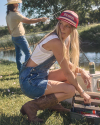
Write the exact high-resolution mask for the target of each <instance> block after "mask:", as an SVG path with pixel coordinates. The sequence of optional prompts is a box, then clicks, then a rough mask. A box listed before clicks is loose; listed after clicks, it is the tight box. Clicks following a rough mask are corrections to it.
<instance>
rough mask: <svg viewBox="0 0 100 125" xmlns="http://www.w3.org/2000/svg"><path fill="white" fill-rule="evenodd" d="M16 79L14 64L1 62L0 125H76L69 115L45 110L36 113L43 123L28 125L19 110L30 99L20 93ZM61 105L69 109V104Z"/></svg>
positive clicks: (16, 72) (17, 74) (16, 71)
mask: <svg viewBox="0 0 100 125" xmlns="http://www.w3.org/2000/svg"><path fill="white" fill-rule="evenodd" d="M18 78H19V73H18V70H17V66H16V63H14V62H9V61H4V60H1V61H0V125H69V124H70V125H75V124H76V125H78V123H79V122H76V123H72V122H71V119H70V114H69V113H57V112H50V111H49V110H47V109H46V110H44V111H38V113H37V115H38V117H39V118H42V119H44V122H43V123H41V124H40V123H29V122H28V120H27V116H22V115H21V114H20V108H21V107H22V105H23V104H25V103H26V102H27V101H30V100H31V99H30V98H28V97H26V96H25V95H24V94H23V93H22V91H21V89H20V85H19V79H18ZM63 105H64V106H65V107H66V108H70V107H71V105H69V104H63ZM79 124H80V123H79ZM83 124H84V123H83ZM83 124H82V125H83ZM84 125H86V124H84Z"/></svg>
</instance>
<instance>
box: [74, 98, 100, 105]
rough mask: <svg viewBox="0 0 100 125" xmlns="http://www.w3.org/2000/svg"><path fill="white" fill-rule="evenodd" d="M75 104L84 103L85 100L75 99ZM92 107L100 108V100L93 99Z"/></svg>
mask: <svg viewBox="0 0 100 125" xmlns="http://www.w3.org/2000/svg"><path fill="white" fill-rule="evenodd" d="M75 102H80V103H84V99H83V98H80V97H75ZM91 105H95V106H100V100H96V99H91Z"/></svg>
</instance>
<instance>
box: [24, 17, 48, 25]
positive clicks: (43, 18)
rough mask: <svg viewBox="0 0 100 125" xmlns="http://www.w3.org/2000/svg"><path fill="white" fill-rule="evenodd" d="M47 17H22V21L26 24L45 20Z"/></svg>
mask: <svg viewBox="0 0 100 125" xmlns="http://www.w3.org/2000/svg"><path fill="white" fill-rule="evenodd" d="M47 19H48V18H46V17H42V18H36V19H29V18H23V20H22V22H23V23H26V24H32V23H37V22H45V21H46V20H47Z"/></svg>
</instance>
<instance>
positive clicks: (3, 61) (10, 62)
mask: <svg viewBox="0 0 100 125" xmlns="http://www.w3.org/2000/svg"><path fill="white" fill-rule="evenodd" d="M12 63H13V64H15V62H12V61H8V60H0V64H3V65H10V64H12Z"/></svg>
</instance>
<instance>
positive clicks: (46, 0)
mask: <svg viewBox="0 0 100 125" xmlns="http://www.w3.org/2000/svg"><path fill="white" fill-rule="evenodd" d="M45 2H46V3H47V4H48V5H49V7H50V6H51V4H50V3H49V1H48V0H45ZM78 2H79V1H77V2H76V4H77V3H78ZM72 5H74V3H73V4H72ZM64 9H65V8H64ZM64 9H62V10H64ZM62 10H60V11H58V12H57V13H56V12H55V10H54V14H53V15H50V16H55V15H56V14H58V13H59V12H61V11H62ZM55 17H56V18H57V16H55ZM80 50H81V52H82V53H83V55H84V56H85V58H86V59H87V61H88V62H90V60H89V59H88V58H87V56H86V55H85V53H84V52H83V50H82V49H81V48H80Z"/></svg>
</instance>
